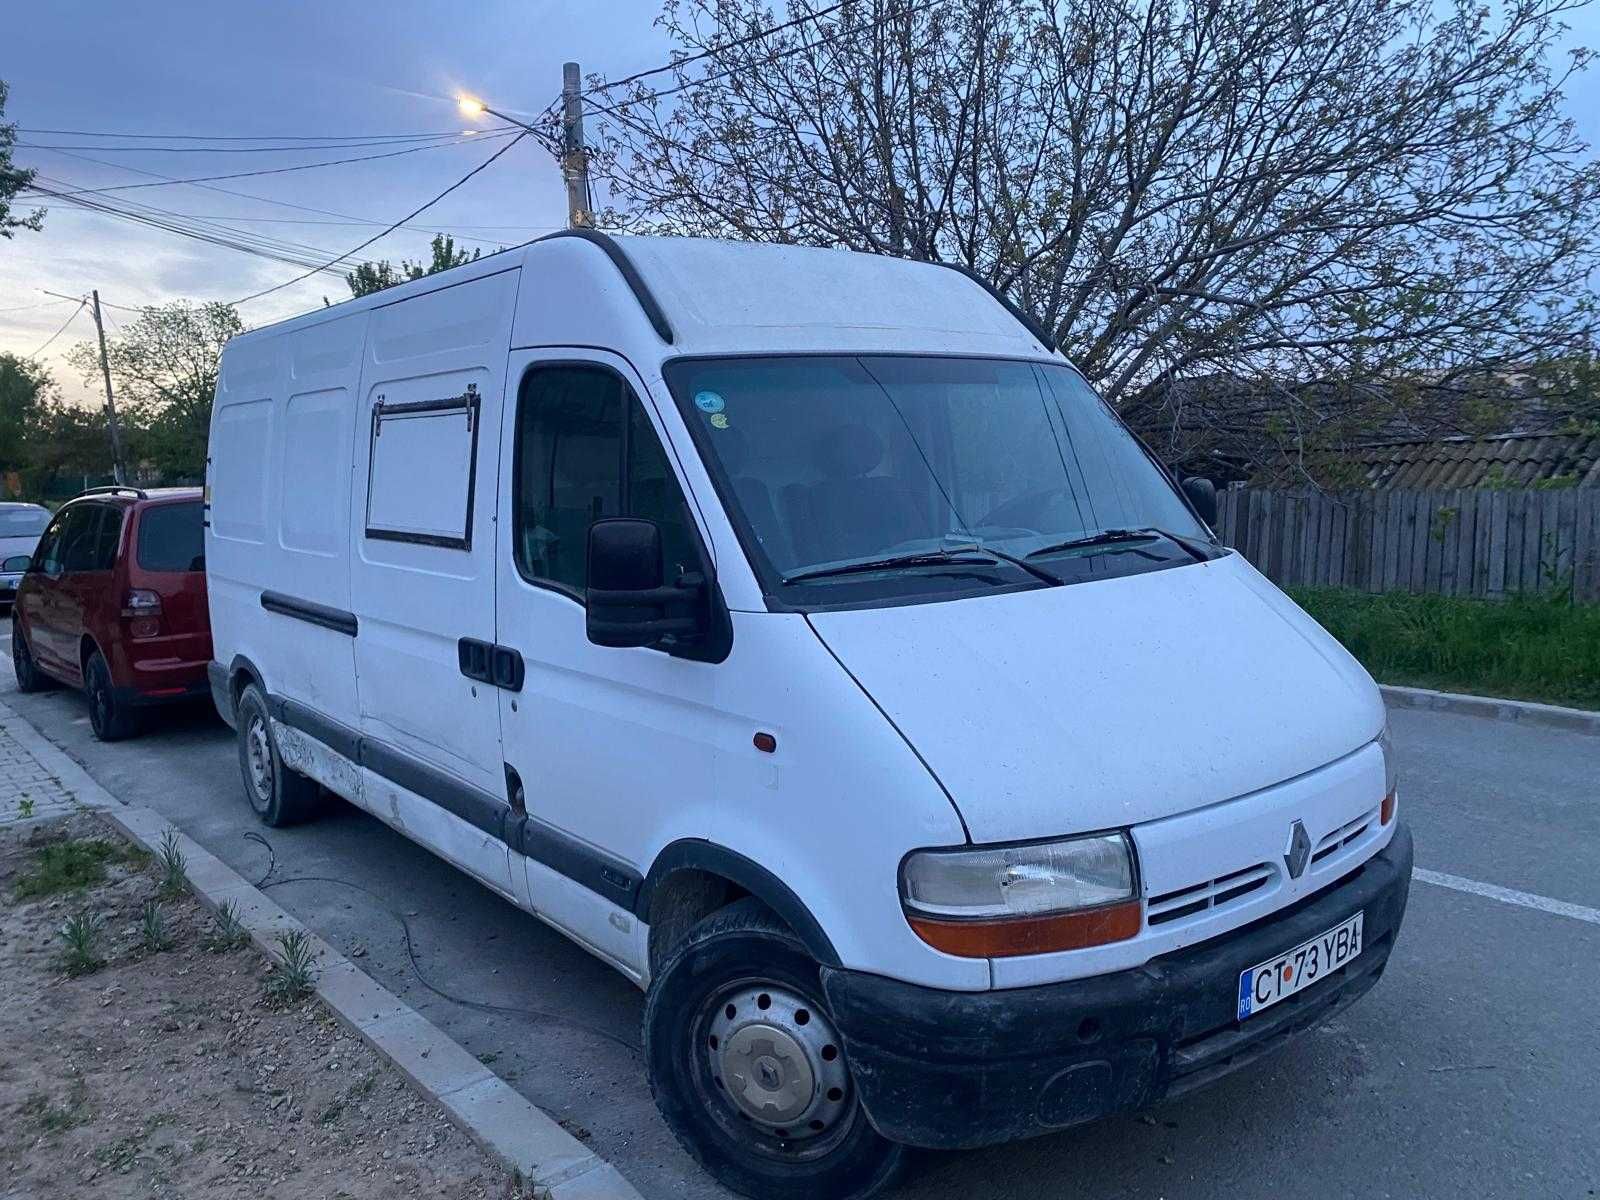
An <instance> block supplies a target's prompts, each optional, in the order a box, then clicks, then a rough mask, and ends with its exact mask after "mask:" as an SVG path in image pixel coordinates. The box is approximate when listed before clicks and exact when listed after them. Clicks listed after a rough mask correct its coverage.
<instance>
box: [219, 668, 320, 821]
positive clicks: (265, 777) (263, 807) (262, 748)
mask: <svg viewBox="0 0 1600 1200" xmlns="http://www.w3.org/2000/svg"><path fill="white" fill-rule="evenodd" d="M237 728H238V734H239V773H240V775H241V776H242V777H243V779H244V794H245V799H247V800H249V801H250V807H251V808H253V809H255V812H256V816H258V817H260V818H261V822H262V824H264V825H270V826H272V827H273V828H274V829H277V828H280V827H282V826H284V825H297V824H299V823H300V822H301V821H308V820H310V819H311V818H312V817H314V816H316V815H317V811H318V809H320V808H321V806H322V789H321V788H320V787H319V786H318V785H317V783H316V781H315V780H313V779H308V778H306V776H304V775H301V774H299V773H298V772H295V771H291V770H290V769H289V768H288V767H286V766H284V765H283V759H282V757H281V756H280V755H279V754H278V739H277V738H276V737H274V736H273V733H272V721H271V720H270V719H269V718H268V716H267V700H266V697H265V696H264V695H262V693H261V689H260V687H258V686H257V685H256V684H253V683H252V684H247V685H246V686H245V689H244V692H243V694H242V695H240V697H239V705H238V725H237Z"/></svg>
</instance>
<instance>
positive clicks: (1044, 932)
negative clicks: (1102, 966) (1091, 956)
mask: <svg viewBox="0 0 1600 1200" xmlns="http://www.w3.org/2000/svg"><path fill="white" fill-rule="evenodd" d="M906 920H907V921H909V922H911V928H912V929H913V930H915V931H916V934H917V936H918V937H919V938H921V939H922V940H923V941H925V942H927V943H928V945H930V946H932V947H933V948H934V949H935V950H942V951H944V952H945V953H946V954H955V955H958V956H960V957H961V958H1014V957H1016V956H1017V955H1019V954H1050V953H1052V952H1054V951H1057V950H1082V949H1084V948H1085V947H1087V946H1104V945H1106V944H1107V943H1109V942H1122V941H1126V940H1127V939H1128V938H1131V937H1133V936H1134V935H1135V934H1137V933H1138V932H1139V925H1140V921H1141V915H1140V912H1139V902H1138V901H1137V900H1129V901H1126V902H1124V903H1122V904H1108V905H1105V906H1104V907H1102V908H1091V909H1086V910H1084V911H1082V912H1068V913H1046V914H1044V915H1042V916H1036V917H1011V918H1007V919H1005V920H1001V921H938V920H933V919H931V918H929V917H923V916H915V915H912V914H910V913H908V914H906Z"/></svg>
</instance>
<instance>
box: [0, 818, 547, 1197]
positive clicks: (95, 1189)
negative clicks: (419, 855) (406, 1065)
mask: <svg viewBox="0 0 1600 1200" xmlns="http://www.w3.org/2000/svg"><path fill="white" fill-rule="evenodd" d="M68 839H78V840H80V841H81V840H82V839H104V842H103V843H102V845H101V846H100V847H99V853H100V856H101V859H102V861H101V863H100V866H99V868H98V869H96V868H91V869H90V870H91V873H96V872H97V870H103V872H104V879H103V880H102V881H101V882H98V883H94V884H90V885H88V886H85V887H80V888H77V889H75V890H56V891H53V892H48V893H47V894H42V895H35V894H31V893H35V892H38V891H40V890H41V888H46V889H47V888H49V887H51V886H53V885H54V883H57V882H59V881H51V882H45V883H42V884H41V882H40V880H39V870H40V863H41V859H40V853H41V851H42V850H43V849H44V848H45V847H46V846H49V845H52V844H55V845H57V846H58V847H59V846H63V845H64V844H65V843H66V841H67V840H68ZM68 849H70V847H68ZM57 853H60V851H57ZM159 876H160V871H159V861H158V860H153V859H151V857H150V856H148V855H144V854H142V853H140V852H137V851H135V850H134V849H133V848H132V847H130V846H129V845H128V844H127V843H126V842H125V841H124V840H123V839H122V838H121V836H120V834H119V833H118V832H117V831H115V830H114V829H112V827H111V826H109V825H107V824H105V823H104V822H102V821H100V820H99V819H98V818H94V817H91V816H87V815H84V816H74V817H71V818H68V819H66V820H64V821H56V822H52V823H50V824H48V825H35V826H33V827H32V828H31V829H28V830H27V831H21V830H17V829H12V830H7V831H0V1130H3V1131H4V1132H3V1133H0V1197H8V1198H9V1197H41V1198H42V1197H50V1198H51V1200H58V1198H60V1197H66V1196H71V1197H73V1198H74V1200H78V1198H83V1200H91V1198H95V1197H138V1198H140V1200H145V1198H155V1197H185V1198H194V1200H224V1198H226V1200H235V1198H237V1197H242V1196H269V1195H270V1196H278V1197H294V1198H296V1200H298V1198H300V1197H306V1198H312V1197H328V1198H330V1200H331V1198H334V1197H348V1198H350V1200H364V1198H367V1197H398V1196H408V1197H409V1196H426V1197H429V1198H430V1200H432V1198H436V1197H437V1198H439V1200H468V1198H476V1197H486V1198H490V1200H504V1198H507V1197H520V1196H523V1195H525V1194H526V1193H525V1192H524V1191H523V1190H522V1188H521V1187H520V1185H518V1184H517V1183H516V1182H515V1181H514V1180H513V1179H512V1178H511V1177H510V1176H509V1175H508V1174H507V1172H506V1171H505V1170H504V1169H503V1168H501V1167H500V1166H499V1165H498V1164H497V1163H496V1162H495V1161H494V1160H492V1159H490V1158H489V1157H488V1156H487V1155H485V1154H484V1153H483V1152H482V1151H481V1150H479V1149H478V1147H477V1146H475V1145H474V1144H473V1143H472V1142H471V1141H470V1140H469V1139H468V1138H467V1137H466V1135H465V1134H463V1133H461V1132H460V1131H459V1130H457V1129H456V1128H455V1127H454V1126H453V1125H451V1124H450V1123H449V1122H448V1121H447V1120H446V1118H445V1116H444V1115H443V1113H442V1112H441V1111H440V1110H439V1109H438V1108H437V1107H436V1106H434V1105H432V1104H430V1103H429V1102H427V1101H424V1100H422V1099H420V1098H419V1097H417V1096H416V1095H415V1094H414V1093H413V1092H412V1091H411V1090H410V1087H409V1085H408V1084H407V1083H406V1082H405V1081H404V1079H402V1078H401V1076H400V1075H399V1074H398V1073H396V1072H395V1071H393V1070H392V1069H390V1068H389V1067H388V1066H387V1065H386V1064H384V1063H383V1061H382V1060H381V1059H380V1058H379V1057H378V1056H377V1055H376V1054H374V1053H373V1052H372V1051H371V1050H370V1049H368V1048H367V1046H366V1045H364V1044H363V1043H362V1042H361V1041H360V1040H359V1039H357V1038H356V1037H354V1036H353V1035H351V1034H349V1033H347V1032H345V1031H344V1029H343V1028H342V1027H340V1026H339V1025H338V1024H337V1023H336V1022H335V1021H334V1019H333V1018H332V1016H331V1015H330V1014H329V1013H328V1012H327V1011H326V1010H325V1009H324V1008H323V1007H322V1006H321V1004H320V1003H319V1002H318V1001H317V1000H316V999H315V998H309V999H303V1000H300V1001H298V1002H294V1003H290V1004H288V1005H287V1006H284V1007H279V1006H275V1005H274V1004H271V1003H269V1002H268V1000H267V999H266V994H265V991H264V984H265V981H266V975H267V969H268V968H267V963H266V960H265V959H264V958H263V956H262V955H261V954H260V952H259V951H257V950H256V949H254V948H253V947H251V946H249V945H243V946H237V945H236V946H234V947H233V948H231V949H221V948H219V947H218V946H217V945H216V941H217V939H216V932H217V923H216V921H215V918H214V917H213V916H212V915H211V914H210V913H209V912H208V911H207V910H205V909H204V908H203V907H201V905H200V904H199V903H198V902H197V901H196V900H195V899H194V898H193V897H192V896H191V895H188V894H187V893H185V894H183V895H181V896H177V897H172V898H168V899H165V900H162V901H161V912H162V915H163V918H164V924H165V926H166V931H167V934H168V936H169V937H170V940H171V946H170V948H169V949H165V950H159V951H156V950H151V949H150V948H149V947H148V945H146V943H145V940H144V933H143V931H144V929H145V925H144V912H145V905H146V903H147V902H148V901H150V900H152V899H154V898H156V896H157V891H158V884H159ZM86 911H87V912H93V913H98V914H100V915H101V916H102V917H103V922H104V923H103V926H102V927H101V931H100V934H99V937H98V943H97V945H98V955H97V956H98V957H99V958H101V959H103V960H104V965H102V966H99V967H98V968H96V969H92V970H89V971H87V972H85V973H81V974H76V975H74V974H70V973H69V972H68V969H67V966H66V963H67V958H66V952H65V942H64V940H63V938H62V936H61V934H60V930H61V928H62V926H63V924H64V923H65V922H67V921H68V920H69V919H70V918H72V917H73V916H75V915H77V914H80V913H82V912H86Z"/></svg>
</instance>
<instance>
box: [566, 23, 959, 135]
mask: <svg viewBox="0 0 1600 1200" xmlns="http://www.w3.org/2000/svg"><path fill="white" fill-rule="evenodd" d="M941 2H942V0H925V2H924V3H922V4H915V5H912V6H911V7H909V8H906V9H903V10H902V11H900V12H898V13H891V14H889V15H888V16H884V17H880V18H878V19H877V20H875V21H868V22H866V23H865V24H862V25H852V26H844V27H842V28H839V29H836V30H834V31H833V32H832V33H830V34H828V36H827V37H821V38H818V39H817V40H816V41H814V42H801V43H800V44H799V45H795V46H790V47H789V48H788V49H787V50H778V51H775V52H773V53H772V54H769V55H767V56H766V57H765V58H762V59H759V60H757V62H756V63H754V64H750V63H746V64H743V65H741V66H738V67H730V68H728V69H727V70H726V71H718V72H717V73H716V74H715V75H701V76H700V77H699V78H696V79H688V80H685V81H684V82H683V83H680V84H678V86H677V87H671V88H667V89H665V90H664V91H659V92H650V93H649V94H648V95H645V96H639V97H636V98H634V99H631V100H622V101H619V102H618V103H617V104H616V105H608V104H596V105H595V106H594V108H595V111H597V112H601V113H609V114H611V115H612V116H616V115H617V111H618V109H621V108H626V107H628V106H629V105H633V104H640V103H643V102H644V101H646V100H649V101H655V100H661V99H664V98H665V97H667V96H675V95H677V94H678V93H679V92H686V91H688V90H689V89H690V88H697V87H703V86H704V85H705V84H708V83H715V82H716V81H717V80H719V79H726V78H728V77H729V76H730V75H738V74H741V73H743V72H745V71H747V70H749V68H750V67H751V66H752V65H755V66H765V65H766V64H768V63H775V62H777V61H778V60H779V59H784V58H789V57H790V56H792V55H795V54H802V53H804V52H805V51H807V50H818V49H820V48H821V47H823V46H827V45H830V44H831V43H833V42H836V41H838V40H839V39H840V38H842V37H844V36H845V35H847V34H854V33H871V32H872V31H873V30H875V29H880V28H882V27H883V26H884V25H885V24H886V23H887V22H889V21H892V20H895V19H897V18H900V17H910V16H915V15H916V14H917V13H919V12H923V11H925V10H927V9H930V8H933V7H934V6H935V5H937V4H939V3H941ZM834 7H835V8H838V7H841V6H840V5H835V6H834ZM831 11H833V10H832V9H824V10H823V12H819V13H817V14H815V15H816V16H822V15H823V13H826V12H831ZM793 23H794V22H790V24H793ZM783 28H786V26H782V25H778V26H774V27H773V29H772V30H770V31H769V32H777V30H779V29H783ZM750 40H754V39H753V38H751V39H746V41H750ZM742 44H743V43H740V42H733V43H729V45H728V47H726V48H727V49H732V48H735V47H737V46H739V45H742ZM714 52H715V51H710V50H708V51H706V52H705V54H699V55H696V56H695V58H704V57H706V55H708V54H711V53H714ZM683 61H684V62H693V61H694V59H684V60H683ZM679 65H682V64H679ZM671 69H673V68H672V67H670V66H669V67H662V68H657V70H671ZM619 82H620V81H619Z"/></svg>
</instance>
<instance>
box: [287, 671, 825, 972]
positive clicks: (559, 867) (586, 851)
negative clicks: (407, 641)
mask: <svg viewBox="0 0 1600 1200" xmlns="http://www.w3.org/2000/svg"><path fill="white" fill-rule="evenodd" d="M267 704H268V707H269V708H270V710H271V712H272V715H273V716H274V717H276V718H277V719H278V720H280V721H282V722H283V723H284V724H286V725H290V726H292V727H293V728H295V729H298V730H300V732H302V733H304V734H307V735H308V736H310V737H314V738H316V739H317V740H318V741H319V742H321V743H322V744H323V745H325V746H327V747H328V748H329V749H331V750H335V751H337V752H338V753H340V754H342V755H343V756H344V757H345V758H347V759H349V760H350V761H351V762H355V763H360V764H361V765H362V766H364V767H366V768H367V769H368V770H370V771H372V772H373V773H375V774H377V775H381V776H383V777H384V778H385V779H387V780H388V781H389V782H390V783H393V784H397V785H398V786H400V787H403V788H405V789H406V790H407V791H410V792H415V793H416V794H417V795H419V796H421V797H422V798H423V799H425V800H429V801H432V802H433V803H434V804H437V805H438V806H439V807H440V808H442V809H444V810H445V811H446V812H448V813H451V814H453V815H455V816H457V817H460V818H461V819H462V820H463V821H465V822H467V823H468V824H469V825H472V826H473V827H475V828H477V829H481V830H482V831H483V832H484V833H486V834H488V835H489V836H490V837H494V838H498V839H499V840H501V841H503V842H505V843H506V844H507V845H508V846H510V847H511V849H513V850H515V851H517V852H518V853H519V854H524V855H526V856H527V857H529V858H531V859H533V860H535V861H536V862H540V863H543V864H544V865H545V866H547V867H549V868H550V869H551V870H552V871H555V872H558V873H559V874H562V875H565V876H566V877H567V878H568V879H571V880H573V881H574V882H576V883H580V884H582V885H583V886H584V887H586V888H588V889H589V890H590V891H592V892H594V893H595V894H597V895H599V896H603V897H604V898H605V899H607V900H609V901H610V902H611V903H612V904H615V905H617V906H618V907H619V908H623V909H630V910H631V909H633V908H634V907H635V902H636V897H637V896H638V894H639V891H640V889H641V888H642V887H643V886H644V876H642V875H641V874H640V873H639V872H638V871H637V870H636V869H634V868H633V867H632V866H630V865H629V864H628V863H627V862H625V861H623V860H622V859H620V858H618V857H616V856H615V855H613V854H607V853H606V852H605V851H604V850H601V849H598V848H597V847H594V846H591V845H589V844H588V843H587V842H583V841H580V840H579V839H577V838H575V837H573V836H571V835H570V834H567V833H563V832H562V831H561V830H559V829H557V828H555V827H554V826H552V825H547V824H545V823H544V822H543V821H538V820H535V819H533V818H532V817H528V816H526V815H524V814H523V813H521V812H519V811H517V810H515V809H514V808H513V807H512V805H511V803H510V802H509V801H508V800H505V799H503V798H502V797H500V796H497V795H492V794H490V793H489V792H485V791H483V790H482V789H481V788H476V787H473V786H472V785H471V784H469V783H463V782H462V781H461V780H459V779H457V778H455V777H454V776H452V775H447V774H445V773H444V772H443V771H440V770H438V769H437V768H435V767H431V766H429V765H428V764H427V763H425V762H422V761H420V760H419V759H417V758H416V757H414V756H413V755H411V754H407V753H406V752H405V751H404V750H400V749H398V748H396V747H394V746H390V745H388V744H387V743H385V742H380V741H376V740H374V739H372V738H369V737H363V736H362V735H361V734H359V733H357V732H356V731H355V730H354V729H351V728H350V727H349V726H348V725H345V724H342V723H341V722H339V721H335V720H333V719H332V718H331V717H326V716H324V715H323V714H321V713H319V712H317V711H316V710H315V709H312V708H308V707H306V706H305V705H304V704H300V703H298V702H297V701H294V700H288V699H285V698H284V697H282V696H272V697H270V698H269V699H268V701H267ZM830 951H831V948H830ZM827 961H836V959H834V958H831V957H830V958H829V959H828V960H827Z"/></svg>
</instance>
